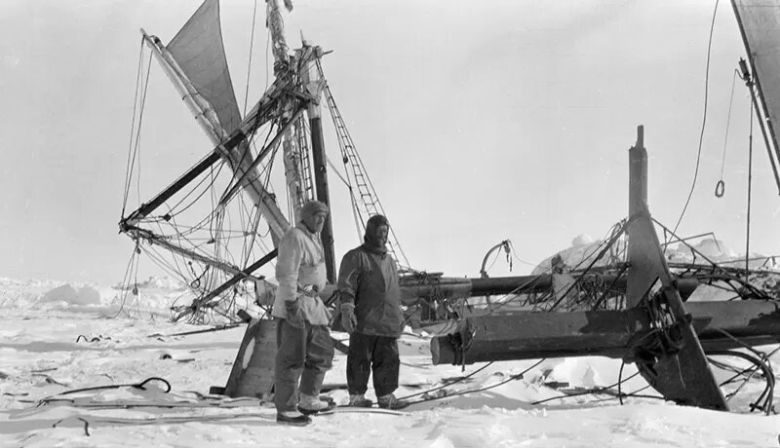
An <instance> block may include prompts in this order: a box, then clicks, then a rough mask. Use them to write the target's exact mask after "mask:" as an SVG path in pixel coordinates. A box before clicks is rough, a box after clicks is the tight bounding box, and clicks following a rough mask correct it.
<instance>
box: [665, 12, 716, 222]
mask: <svg viewBox="0 0 780 448" xmlns="http://www.w3.org/2000/svg"><path fill="white" fill-rule="evenodd" d="M718 3H720V0H715V8H714V10H713V11H712V23H711V24H710V37H709V42H708V43H707V68H706V70H705V75H704V113H703V116H702V121H701V132H700V133H699V149H698V151H697V152H696V169H695V170H694V172H693V181H692V182H691V190H690V191H689V192H688V198H687V199H686V200H685V205H684V206H683V209H682V212H680V217H679V218H678V219H677V224H675V225H674V231H675V232H677V229H678V228H679V227H680V223H682V220H683V217H684V216H685V212H686V211H687V210H688V205H689V204H690V202H691V197H692V196H693V190H694V187H696V179H697V178H698V177H699V166H700V162H701V149H702V145H703V143H704V129H705V127H706V124H707V103H708V101H709V88H710V56H711V53H712V35H713V31H714V30H715V17H716V16H717V14H718Z"/></svg>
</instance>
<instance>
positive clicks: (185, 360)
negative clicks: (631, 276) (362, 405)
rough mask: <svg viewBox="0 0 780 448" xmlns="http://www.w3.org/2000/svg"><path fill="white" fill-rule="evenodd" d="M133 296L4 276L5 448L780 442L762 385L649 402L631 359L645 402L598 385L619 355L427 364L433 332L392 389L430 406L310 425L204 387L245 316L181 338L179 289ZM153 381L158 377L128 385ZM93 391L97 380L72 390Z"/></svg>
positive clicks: (332, 389)
mask: <svg viewBox="0 0 780 448" xmlns="http://www.w3.org/2000/svg"><path fill="white" fill-rule="evenodd" d="M137 292H138V294H137V295H133V294H132V293H129V294H128V291H127V290H121V289H118V288H108V287H99V286H96V285H78V284H62V283H57V282H52V281H34V280H26V281H20V280H13V279H4V278H0V306H2V308H3V324H2V325H1V326H0V404H1V405H2V410H0V446H3V447H6V446H8V447H52V446H58V447H119V446H122V447H134V446H138V447H151V446H154V447H188V448H194V447H211V446H215V447H216V446H220V447H224V446H231V447H242V446H246V447H250V446H251V447H257V446H286V447H304V446H305V447H315V446H316V447H410V448H411V447H432V448H449V447H519V446H532V447H593V446H601V447H610V446H614V447H629V448H630V447H667V446H679V447H771V446H780V441H779V440H778V435H779V434H780V416H777V415H770V416H765V415H763V414H762V413H759V412H754V413H750V412H749V409H748V405H749V403H751V402H752V401H754V400H755V399H756V397H757V396H758V394H760V393H761V391H762V390H763V388H764V382H763V381H753V382H750V383H747V385H746V386H745V387H743V389H742V390H741V391H740V393H739V394H737V395H736V396H735V397H734V398H733V399H731V401H730V403H729V404H730V406H731V407H732V408H734V412H730V413H727V412H714V411H708V410H702V409H697V408H691V407H683V406H677V405H675V404H672V403H668V402H665V401H663V400H660V399H657V398H651V396H653V395H657V394H656V393H655V392H654V391H653V390H652V389H645V387H646V384H645V383H644V381H643V380H641V379H640V377H639V376H632V375H633V374H634V373H636V370H635V369H634V368H633V366H632V365H626V366H624V368H623V372H622V379H624V380H626V379H627V380H626V381H625V382H623V384H622V385H621V392H622V393H624V394H632V393H635V394H636V395H633V396H628V397H626V398H624V399H623V404H621V403H620V402H619V400H618V398H617V397H616V393H617V388H615V387H612V388H611V389H604V388H607V387H608V386H613V385H614V384H615V383H617V382H618V380H619V371H620V367H621V361H620V360H615V359H607V358H599V357H580V358H568V359H546V360H529V361H512V362H495V363H490V364H488V363H478V364H471V365H466V366H433V365H432V364H431V356H430V352H429V348H428V347H429V339H428V338H426V337H425V336H422V337H421V336H417V335H413V334H411V333H408V334H405V335H404V336H403V337H402V338H401V340H400V349H401V356H402V366H401V384H402V386H401V387H400V389H399V390H398V391H397V392H396V394H397V395H398V396H399V397H409V400H425V401H422V402H420V403H418V404H414V405H412V406H410V407H409V408H407V409H405V410H403V411H400V412H396V413H379V412H338V413H333V414H329V415H322V416H317V417H315V418H314V422H313V423H312V424H311V425H309V426H307V427H291V426H283V425H279V424H277V423H276V422H275V410H274V409H273V407H272V406H271V405H270V404H268V403H263V402H260V400H258V399H252V398H236V399H230V398H226V397H222V396H218V395H209V388H210V387H211V386H224V385H225V382H226V381H227V377H228V374H229V373H230V369H231V366H232V364H233V361H234V360H235V357H236V353H237V350H238V346H239V343H240V341H241V338H242V336H243V333H244V331H245V327H244V326H243V325H242V326H238V327H235V328H231V329H227V330H222V331H213V332H204V333H195V334H189V335H178V336H175V334H177V333H184V332H188V331H194V330H203V329H207V328H210V327H209V326H194V325H186V324H181V323H179V324H175V323H172V322H171V321H170V319H169V312H168V311H167V307H168V306H169V305H170V304H171V302H172V301H175V300H177V298H179V297H180V296H181V294H182V289H181V288H180V287H179V286H178V285H176V284H175V283H172V282H166V281H155V280H154V279H150V281H149V282H146V283H145V284H143V285H140V287H139V288H138V289H137ZM127 297H130V298H127ZM123 299H124V300H123ZM123 301H124V303H122V302H123ZM334 336H335V337H337V338H338V339H342V340H343V339H346V337H347V336H346V335H345V334H343V333H334ZM776 348H777V346H764V347H760V349H761V350H762V351H764V352H767V353H771V352H772V351H773V350H775V349H776ZM772 359H773V361H774V362H775V364H777V362H778V361H780V356H778V355H777V354H774V355H773V358H772ZM724 361H728V362H731V363H738V361H737V360H730V359H729V360H726V359H724ZM345 365H346V357H345V356H344V355H343V354H341V353H338V352H337V355H336V359H335V362H334V368H333V370H331V371H330V372H329V373H328V375H327V377H326V380H325V382H326V386H327V388H328V389H329V390H328V391H327V392H326V393H327V395H330V396H331V397H332V398H333V399H334V400H335V401H336V402H338V403H344V402H345V401H346V399H347V392H346V390H345V389H344V387H345V386H344V385H345V383H346V380H345ZM742 367H746V366H742ZM724 375H726V374H725V373H724V372H720V373H718V372H716V376H718V377H719V378H721V377H723V376H724ZM149 378H159V379H150V380H148V381H147V382H146V383H145V384H144V387H143V388H138V387H133V386H132V385H133V384H140V383H142V382H144V381H145V380H147V379H149ZM167 384H170V391H168V390H167ZM123 385H126V386H123ZM98 386H117V387H111V388H96V387H98ZM84 388H94V389H91V390H81V391H77V390H78V389H84ZM600 388H601V391H599V389H600ZM369 391H370V387H369ZM368 396H369V398H372V399H375V397H374V396H373V395H372V393H371V392H369V394H368ZM778 398H780V396H778V391H777V390H776V391H775V402H777V401H778ZM544 400H547V401H544ZM374 410H376V409H375V408H374Z"/></svg>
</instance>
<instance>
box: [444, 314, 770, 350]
mask: <svg viewBox="0 0 780 448" xmlns="http://www.w3.org/2000/svg"><path fill="white" fill-rule="evenodd" d="M686 307H687V308H688V311H689V312H690V314H691V316H692V319H693V321H692V324H693V328H694V329H695V331H696V334H697V335H698V337H699V339H700V340H701V344H702V346H703V347H705V352H707V351H715V350H723V349H732V348H737V347H740V346H741V345H740V344H739V343H738V342H736V341H734V340H733V339H731V338H729V337H728V336H727V335H726V333H728V334H729V335H732V336H734V337H735V338H737V339H740V340H742V341H752V342H758V343H762V344H772V343H778V342H780V309H778V307H777V306H776V304H775V303H773V302H765V301H758V300H742V301H728V302H690V303H687V304H686ZM648 330H649V327H648V325H647V318H646V312H645V310H644V309H643V308H632V309H629V310H625V311H577V312H553V313H544V312H513V313H502V314H493V315H484V316H476V317H470V318H467V319H465V320H463V321H462V322H461V323H460V324H459V326H458V330H457V332H455V333H452V334H449V335H445V336H437V337H434V338H433V339H431V353H432V354H433V364H455V365H459V364H463V363H465V364H472V363H475V362H484V361H504V360H513V359H536V358H550V357H568V356H596V355H597V356H606V357H610V358H622V357H625V356H627V355H630V353H629V351H630V348H631V346H632V342H634V341H635V340H636V338H637V337H638V336H641V335H643V334H646V333H647V332H648ZM724 332H725V333H724Z"/></svg>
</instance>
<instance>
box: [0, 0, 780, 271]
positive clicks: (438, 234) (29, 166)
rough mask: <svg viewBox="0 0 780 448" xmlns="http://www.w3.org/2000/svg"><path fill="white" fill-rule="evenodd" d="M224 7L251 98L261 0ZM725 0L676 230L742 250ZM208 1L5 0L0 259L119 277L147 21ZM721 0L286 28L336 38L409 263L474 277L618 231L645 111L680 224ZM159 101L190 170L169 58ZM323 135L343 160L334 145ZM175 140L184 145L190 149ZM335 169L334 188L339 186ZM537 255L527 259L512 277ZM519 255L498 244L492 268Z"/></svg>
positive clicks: (767, 241)
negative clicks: (581, 238)
mask: <svg viewBox="0 0 780 448" xmlns="http://www.w3.org/2000/svg"><path fill="white" fill-rule="evenodd" d="M224 3H225V4H224V5H223V8H222V15H223V17H222V21H223V28H224V34H225V41H226V47H227V51H228V58H229V62H230V64H231V70H232V74H233V78H234V84H235V86H236V91H237V94H238V96H239V98H240V102H242V101H243V92H244V89H245V88H246V83H247V65H246V60H247V54H248V51H249V33H250V29H251V18H252V8H253V1H251V0H231V1H227V2H224ZM720 3H721V4H720V6H719V10H718V13H717V18H716V22H715V30H714V38H713V45H712V56H711V64H710V72H709V80H710V82H709V110H708V116H707V126H706V128H705V131H704V145H703V151H702V160H701V167H700V173H699V177H698V181H697V185H696V189H695V191H694V195H693V199H692V202H691V205H690V207H689V208H688V211H687V214H686V217H685V219H684V220H683V223H682V225H681V227H680V233H681V234H683V235H695V234H700V233H704V232H710V231H712V232H715V233H716V235H717V236H718V237H719V238H720V239H722V240H723V241H725V242H726V243H727V244H728V245H729V246H731V247H732V248H733V249H734V250H735V251H736V252H739V253H743V252H744V248H745V227H746V215H745V211H746V195H747V193H746V186H747V148H748V113H749V103H748V95H747V92H746V90H745V87H744V86H743V85H742V84H741V83H738V84H737V86H736V90H735V95H734V100H733V106H732V112H731V118H730V126H729V133H728V142H727V143H728V144H727V145H726V165H725V170H724V172H725V174H724V180H725V182H726V194H725V196H724V197H723V198H721V199H717V198H715V196H714V194H713V192H714V189H715V184H716V182H717V181H718V180H719V179H720V172H721V160H722V154H723V148H724V139H725V133H726V122H727V119H728V114H727V113H728V109H729V102H730V98H731V96H730V93H731V86H732V79H733V70H734V68H735V67H736V64H737V61H738V59H739V57H741V56H743V54H744V49H743V46H742V43H741V41H740V39H739V34H738V31H737V27H736V22H735V20H734V17H733V13H732V11H731V5H730V3H729V2H727V1H725V0H724V1H722V2H720ZM199 4H200V1H199V0H175V1H174V0H166V1H165V2H160V1H150V0H147V1H137V0H133V1H129V0H128V1H119V0H113V1H98V0H90V1H87V0H17V1H11V0H5V1H3V2H1V3H0V30H2V31H0V33H1V34H2V39H0V58H1V59H0V62H1V65H0V98H2V109H0V115H1V116H2V117H1V119H0V135H2V137H3V141H2V144H3V151H2V154H3V162H2V164H0V195H1V196H0V198H1V199H0V211H1V213H2V219H1V220H0V254H1V255H0V276H7V277H20V278H27V277H32V278H51V279H61V280H79V281H95V282H103V283H117V282H119V281H120V280H121V279H122V276H123V274H124V269H125V266H126V264H127V261H128V259H129V256H130V253H131V250H132V243H131V242H130V240H129V239H128V238H126V237H124V236H122V235H119V234H118V228H117V222H118V221H119V219H120V212H121V206H122V195H123V191H122V190H123V182H124V176H125V165H126V162H125V161H126V158H127V154H128V146H129V136H130V121H131V117H132V113H133V109H132V106H133V91H134V88H135V76H136V69H137V66H138V55H139V46H140V33H139V31H138V30H139V28H141V27H143V28H144V29H145V30H146V31H147V32H149V33H151V34H156V35H158V36H160V37H161V38H162V39H163V41H165V42H167V41H168V40H170V39H171V38H172V37H173V35H174V34H175V32H176V30H177V29H178V28H179V27H180V26H181V25H182V24H183V23H184V22H185V21H186V19H187V18H188V17H189V16H190V15H191V14H192V12H194V10H195V9H196V8H197V7H198V5H199ZM260 4H261V8H260V11H259V16H258V24H259V26H262V23H263V21H264V13H263V12H262V9H263V8H262V5H263V2H260ZM714 7H715V2H714V1H709V0H707V1H705V0H699V1H692V0H687V1H672V0H668V1H617V0H609V1H596V0H589V1H579V0H578V1H574V0H571V1H545V2H539V1H520V0H505V1H468V2H467V1H452V0H447V1H443V0H442V1H422V0H414V1H412V0H393V1H378V0H361V1H355V0H351V1H347V0H328V1H323V0H297V1H295V10H294V11H293V12H292V13H291V14H285V20H286V21H287V36H288V40H289V42H290V43H291V45H294V46H297V44H299V36H300V33H301V31H302V32H303V33H304V35H305V37H306V38H307V39H308V40H309V41H311V42H313V43H316V44H318V45H321V46H323V47H324V48H325V49H328V50H333V53H332V54H330V55H328V56H327V57H326V58H325V60H324V61H323V65H324V68H325V72H326V75H327V77H328V80H329V83H330V86H331V88H332V90H333V93H334V95H335V97H336V101H337V102H338V103H339V106H340V109H341V112H342V114H343V115H344V117H345V118H346V120H347V123H348V125H349V127H350V131H351V133H352V136H353V138H354V140H355V142H356V144H357V146H358V149H359V151H360V153H361V155H362V157H363V160H364V162H365V164H366V167H367V169H368V171H369V174H370V175H371V178H372V180H373V183H374V186H375V187H376V189H377V190H378V191H379V194H380V198H381V199H382V202H383V204H384V207H385V209H386V211H387V213H388V215H389V217H390V220H391V224H392V225H393V226H394V229H395V232H396V235H397V236H398V238H399V240H400V242H401V244H402V247H403V249H404V251H405V252H406V254H407V256H408V257H409V260H410V262H411V264H412V265H413V266H415V267H417V268H419V269H426V270H429V271H439V272H441V271H443V272H445V273H446V274H448V275H455V276H461V275H474V276H476V275H478V272H479V267H480V263H481V261H482V257H483V256H484V254H485V252H486V251H487V250H488V249H489V248H490V247H491V246H492V245H494V244H496V243H497V242H499V241H501V240H503V239H511V240H512V242H513V244H514V247H515V248H516V250H517V253H516V256H517V257H518V258H519V259H521V260H525V261H527V262H529V263H530V264H533V263H537V262H539V261H540V260H542V259H544V258H546V257H548V256H549V255H551V254H552V253H554V252H556V251H558V250H561V249H564V248H566V247H568V246H569V245H570V243H571V241H572V239H573V238H574V237H576V236H577V235H579V234H588V235H590V236H592V237H594V238H600V237H603V236H604V235H605V233H607V232H608V230H609V228H610V226H611V225H612V224H614V223H615V222H617V221H618V220H620V219H622V218H624V217H625V216H626V215H627V197H628V195H627V183H628V154H627V151H626V150H627V149H628V148H629V147H630V146H631V145H632V144H633V143H634V141H635V139H636V127H637V125H640V124H642V125H644V126H645V141H646V146H647V148H648V151H649V153H650V161H649V163H650V167H649V178H650V182H649V183H650V185H649V203H650V210H651V213H652V214H653V216H654V217H655V218H656V219H658V220H660V221H661V222H663V223H665V224H666V225H667V226H669V227H673V226H674V224H675V222H676V221H677V218H678V216H679V215H680V212H681V210H682V207H683V205H684V203H685V199H686V196H687V194H688V190H689V188H690V185H691V181H692V178H693V173H694V166H695V160H696V151H697V147H698V139H699V134H700V132H701V123H702V118H703V111H704V93H705V82H704V81H705V75H706V71H705V69H706V60H707V43H708V36H709V29H710V22H711V19H712V14H713V9H714ZM265 40H266V31H265V29H263V28H262V27H261V28H258V35H257V41H256V43H255V45H254V49H255V51H254V58H253V59H254V66H253V68H252V80H251V82H250V90H251V91H252V92H253V98H254V99H256V98H257V96H258V95H259V92H260V91H261V90H262V89H263V88H264V86H265V83H266V73H267V70H266V51H265V49H266V45H265ZM269 57H270V56H269ZM155 71H156V74H155V73H154V72H155ZM147 109H148V110H149V115H148V116H147V118H146V120H145V122H144V126H145V130H144V134H143V137H142V139H143V143H144V144H143V149H142V151H143V153H142V154H143V155H142V157H143V163H145V164H147V165H148V166H152V165H155V164H169V165H170V166H173V167H178V164H179V163H181V165H180V167H178V168H177V169H176V170H175V171H176V173H175V175H178V174H179V173H181V172H183V171H185V170H186V169H188V168H189V167H190V165H191V160H192V156H193V155H195V156H197V157H200V156H201V155H203V154H206V153H207V152H208V151H209V150H210V149H211V147H210V145H209V144H208V143H207V141H206V140H205V138H204V137H203V136H202V135H201V134H202V133H201V131H200V129H198V128H197V126H196V124H195V123H194V121H193V120H192V118H191V116H190V115H189V112H188V111H187V110H186V108H185V107H184V106H183V105H182V104H181V102H180V101H179V99H178V98H177V95H176V94H175V91H174V89H173V88H172V86H171V85H170V83H169V82H168V80H167V79H165V77H164V76H163V75H162V74H161V72H160V71H159V70H158V69H157V67H153V74H152V77H151V79H150V92H149V98H148V100H147ZM755 132H756V134H755V139H754V140H755V147H754V173H753V181H754V188H753V193H754V197H753V212H752V223H753V224H752V229H751V232H752V242H751V248H752V249H753V250H754V251H759V252H762V253H763V254H765V255H769V254H778V253H780V239H778V237H777V229H778V228H780V226H778V224H780V222H779V221H780V217H779V216H778V214H779V213H780V197H778V194H777V188H776V187H775V185H774V181H773V180H772V176H771V171H770V169H769V166H768V164H767V156H766V150H765V148H764V147H763V144H762V141H761V137H760V133H759V131H758V129H757V128H756V129H755ZM326 145H328V147H329V151H330V154H331V155H330V157H331V158H334V159H338V155H337V151H336V150H337V145H336V142H335V141H329V142H326ZM178 154H185V155H186V156H189V157H186V161H183V162H180V161H179V155H178ZM197 157H196V158H197ZM142 166H143V165H142ZM170 180H173V176H172V177H171V178H170V179H166V181H170ZM331 184H332V185H333V192H332V193H331V196H332V198H333V201H334V202H336V201H342V203H346V195H345V192H344V191H343V189H339V186H338V182H336V181H335V180H332V181H331ZM157 188H158V186H155V187H150V188H149V189H148V191H147V193H148V196H149V197H151V195H152V194H154V193H156V192H157V191H156V189H157ZM340 207H341V209H343V210H346V206H338V205H336V206H334V210H338V209H339V208H340ZM334 223H335V226H336V228H335V231H336V250H337V256H339V257H340V255H341V254H343V253H344V252H345V251H346V250H348V249H350V248H351V247H352V246H354V245H355V244H357V242H358V238H357V236H356V235H355V232H354V228H353V225H352V218H351V216H338V215H337V216H334ZM530 269H531V266H530V265H526V264H523V263H520V262H518V261H515V263H514V270H513V271H512V273H513V274H522V273H526V272H528V271H530ZM507 273H509V272H508V269H507V266H506V263H505V262H503V260H500V261H499V262H498V263H496V265H495V266H494V268H493V270H492V271H491V274H493V275H502V274H507Z"/></svg>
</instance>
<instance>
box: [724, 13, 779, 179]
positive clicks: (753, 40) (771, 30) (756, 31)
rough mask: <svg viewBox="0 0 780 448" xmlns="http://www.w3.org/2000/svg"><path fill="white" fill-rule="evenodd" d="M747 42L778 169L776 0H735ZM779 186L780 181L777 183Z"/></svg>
mask: <svg viewBox="0 0 780 448" xmlns="http://www.w3.org/2000/svg"><path fill="white" fill-rule="evenodd" d="M732 5H733V6H734V13H735V14H736V16H737V22H738V23H739V27H740V30H741V32H742V39H743V41H744V43H745V48H746V50H747V54H748V59H749V62H750V66H751V67H752V69H753V80H754V82H755V83H756V87H757V88H758V100H759V102H760V103H761V106H762V109H763V112H764V114H765V117H764V118H765V122H766V131H767V134H768V135H767V137H768V139H770V140H771V142H770V144H771V145H772V146H773V149H774V152H772V151H771V150H770V159H772V160H771V163H772V164H773V169H775V172H776V173H777V164H778V162H780V149H778V145H777V133H776V128H777V123H780V121H778V118H780V3H778V2H777V1H776V0H732ZM778 188H780V185H778Z"/></svg>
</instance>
